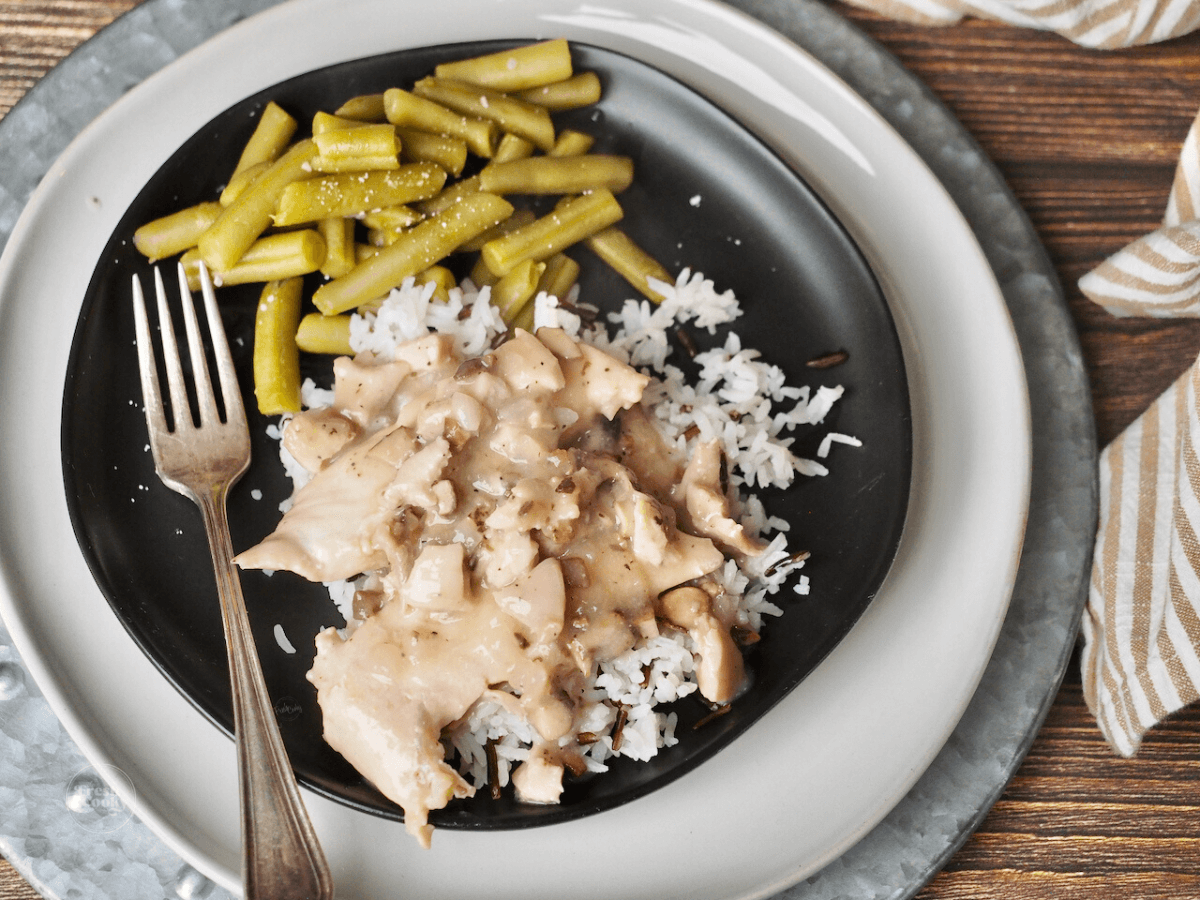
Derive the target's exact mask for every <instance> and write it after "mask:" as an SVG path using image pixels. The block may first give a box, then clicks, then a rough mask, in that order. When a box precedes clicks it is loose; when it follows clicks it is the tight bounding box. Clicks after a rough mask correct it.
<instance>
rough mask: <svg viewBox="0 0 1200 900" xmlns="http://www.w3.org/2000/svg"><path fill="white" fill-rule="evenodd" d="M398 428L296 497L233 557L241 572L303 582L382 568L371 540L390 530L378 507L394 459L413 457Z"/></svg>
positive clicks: (338, 461) (370, 441)
mask: <svg viewBox="0 0 1200 900" xmlns="http://www.w3.org/2000/svg"><path fill="white" fill-rule="evenodd" d="M413 447H414V441H413V439H412V436H411V434H409V433H408V432H407V431H405V430H404V429H395V430H393V431H388V432H379V433H377V434H374V435H372V436H370V437H369V438H366V439H364V440H362V441H361V442H357V443H354V444H352V445H351V446H350V447H348V448H347V449H346V450H344V451H343V452H342V453H340V454H338V456H337V457H335V458H334V459H333V460H332V461H331V462H330V463H329V464H328V465H327V466H325V467H324V468H323V469H321V470H320V471H319V472H317V473H316V475H314V476H313V478H312V480H311V481H310V482H308V484H306V485H305V486H304V487H302V488H301V489H300V490H299V491H297V492H296V497H295V502H294V503H293V504H292V507H291V509H289V510H288V511H287V512H286V513H284V515H283V519H282V520H281V521H280V523H279V525H278V526H277V527H276V529H275V531H274V532H272V533H271V534H269V535H268V536H267V537H266V538H265V539H263V541H262V542H261V543H259V544H256V545H255V546H253V547H251V548H250V549H248V550H245V551H243V552H242V553H240V554H238V555H237V556H236V557H235V558H234V562H236V563H237V564H238V565H239V566H241V567H242V568H243V569H285V570H287V571H289V572H295V573H296V574H297V575H300V576H301V577H303V578H307V579H308V580H309V581H318V582H327V581H337V580H341V579H345V578H352V577H354V576H355V575H357V574H358V573H360V572H366V571H369V570H371V569H377V568H379V567H381V566H383V565H385V564H386V562H387V556H386V553H385V551H384V550H383V549H381V548H380V547H378V546H376V545H374V544H373V542H372V541H371V540H370V537H371V536H372V535H373V534H375V533H376V531H377V530H378V529H385V528H386V527H387V525H388V524H389V520H390V518H391V515H392V511H393V510H394V509H395V505H394V504H393V505H388V504H386V503H384V502H383V500H382V498H383V495H384V489H385V488H386V487H387V486H388V485H389V484H390V483H391V482H392V480H393V478H394V477H395V475H396V460H398V459H401V458H404V457H405V456H407V455H408V454H410V453H411V452H412V449H413Z"/></svg>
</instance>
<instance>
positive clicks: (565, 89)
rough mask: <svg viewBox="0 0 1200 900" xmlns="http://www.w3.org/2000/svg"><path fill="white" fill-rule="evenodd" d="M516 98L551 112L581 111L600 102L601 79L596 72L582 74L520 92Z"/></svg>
mask: <svg viewBox="0 0 1200 900" xmlns="http://www.w3.org/2000/svg"><path fill="white" fill-rule="evenodd" d="M515 96H516V97H517V99H519V100H524V101H525V102H527V103H536V104H537V105H538V106H541V107H544V108H545V109H548V110H549V111H550V112H562V111H564V110H568V109H579V108H581V107H584V106H591V105H592V104H593V103H596V102H598V101H599V100H600V78H599V77H598V76H597V75H596V73H595V72H580V73H579V74H578V75H575V76H572V77H571V78H566V79H564V80H562V81H559V82H556V83H554V84H546V85H542V86H541V87H534V88H529V89H528V90H524V91H519V92H517V94H516V95H515Z"/></svg>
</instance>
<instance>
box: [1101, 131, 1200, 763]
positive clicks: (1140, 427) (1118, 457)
mask: <svg viewBox="0 0 1200 900" xmlns="http://www.w3.org/2000/svg"><path fill="white" fill-rule="evenodd" d="M1198 141H1200V116H1197V118H1196V120H1195V121H1194V122H1193V123H1192V127H1191V129H1190V130H1189V132H1188V136H1187V138H1186V139H1185V141H1184V144H1183V152H1182V154H1181V156H1180V159H1179V165H1178V167H1177V168H1176V172H1175V181H1174V184H1173V185H1172V188H1171V194H1170V197H1169V199H1168V201H1167V211H1166V215H1165V216H1164V218H1163V225H1162V227H1161V228H1159V229H1158V230H1157V231H1155V232H1152V233H1151V234H1148V235H1146V236H1145V237H1144V238H1141V239H1140V240H1137V241H1135V242H1134V243H1132V244H1130V245H1129V246H1128V247H1126V248H1125V249H1123V250H1120V251H1118V252H1117V253H1116V254H1114V255H1113V256H1111V257H1110V258H1109V259H1107V260H1105V261H1104V262H1103V263H1101V264H1100V265H1099V266H1098V267H1097V268H1096V269H1094V270H1092V271H1091V272H1089V273H1088V274H1087V275H1085V276H1084V277H1083V278H1082V279H1080V281H1079V288H1080V290H1082V291H1083V293H1084V294H1085V295H1086V296H1087V297H1089V298H1090V299H1091V300H1093V301H1095V302H1096V303H1099V304H1100V305H1101V306H1104V307H1105V308H1106V309H1108V310H1109V312H1111V313H1113V314H1114V315H1118V316H1200V149H1198ZM1083 635H1084V655H1083V687H1084V696H1085V697H1086V699H1087V703H1088V707H1089V709H1091V711H1092V712H1093V714H1095V716H1096V720H1097V722H1098V723H1099V725H1100V730H1101V731H1103V732H1104V736H1105V737H1106V738H1107V739H1108V742H1109V743H1110V744H1111V745H1112V746H1113V748H1114V749H1115V750H1116V751H1117V752H1118V753H1120V754H1122V755H1123V756H1132V755H1133V754H1134V753H1135V752H1136V751H1137V748H1138V744H1139V743H1140V742H1141V739H1142V735H1144V734H1145V733H1146V731H1147V730H1148V729H1149V728H1150V727H1151V726H1153V725H1154V724H1156V723H1157V722H1160V721H1162V719H1163V718H1165V717H1166V716H1168V715H1170V714H1171V713H1173V712H1174V711H1175V710H1177V709H1180V708H1182V707H1184V706H1187V705H1188V704H1190V703H1192V702H1193V701H1195V700H1196V699H1197V698H1200V360H1197V361H1196V362H1195V363H1193V364H1192V366H1191V368H1190V369H1188V371H1186V372H1185V373H1184V374H1183V375H1182V376H1180V377H1179V379H1178V380H1176V382H1175V383H1174V384H1172V385H1171V386H1170V387H1169V388H1167V390H1166V391H1164V392H1163V394H1162V396H1160V397H1159V398H1158V399H1157V400H1155V401H1154V403H1153V404H1152V405H1151V407H1150V408H1149V409H1148V410H1146V412H1144V413H1142V415H1141V417H1140V418H1138V419H1137V420H1136V421H1135V422H1134V423H1133V424H1132V425H1130V426H1129V427H1128V428H1126V429H1125V431H1124V432H1122V433H1121V434H1120V435H1119V436H1118V437H1117V439H1116V440H1115V441H1113V442H1112V443H1111V444H1109V446H1108V447H1106V448H1105V450H1104V452H1103V453H1102V454H1101V456H1100V527H1099V533H1098V535H1097V538H1096V551H1095V560H1094V564H1093V567H1092V581H1091V585H1090V588H1089V592H1088V607H1087V613H1086V615H1085V617H1084V620H1083Z"/></svg>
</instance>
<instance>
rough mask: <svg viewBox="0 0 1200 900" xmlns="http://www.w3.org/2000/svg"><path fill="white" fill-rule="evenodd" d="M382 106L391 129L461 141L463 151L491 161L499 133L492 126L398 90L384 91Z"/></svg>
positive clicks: (481, 120)
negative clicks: (397, 126) (403, 129)
mask: <svg viewBox="0 0 1200 900" xmlns="http://www.w3.org/2000/svg"><path fill="white" fill-rule="evenodd" d="M383 102H384V109H385V111H386V112H387V120H388V121H389V122H391V123H392V124H393V125H400V126H402V127H405V128H415V129H417V130H418V131H429V132H432V133H433V134H445V135H449V136H450V137H456V138H461V139H462V140H464V141H466V142H467V149H469V150H470V151H471V152H472V153H474V154H475V155H476V156H482V157H484V158H485V159H491V156H492V154H493V153H494V152H495V151H496V143H497V142H498V141H499V140H500V130H499V129H498V128H497V127H496V123H495V122H492V121H489V120H487V119H481V118H473V117H469V116H464V115H462V114H461V113H458V112H455V111H454V110H451V109H447V108H446V107H445V106H443V105H442V104H440V103H435V102H434V101H432V100H429V99H426V98H425V97H418V96H417V95H416V94H413V93H410V92H409V91H405V90H402V89H400V88H389V89H388V90H387V91H385V92H384V94H383Z"/></svg>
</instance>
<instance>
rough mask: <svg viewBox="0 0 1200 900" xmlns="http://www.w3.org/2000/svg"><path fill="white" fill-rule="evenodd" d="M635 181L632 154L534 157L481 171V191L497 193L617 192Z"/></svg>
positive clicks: (491, 166) (495, 165)
mask: <svg viewBox="0 0 1200 900" xmlns="http://www.w3.org/2000/svg"><path fill="white" fill-rule="evenodd" d="M632 183H633V160H631V159H630V158H629V157H628V156H606V155H603V154H599V153H586V154H584V155H583V156H531V157H529V158H528V159H514V160H513V161H512V162H502V163H496V162H493V163H490V164H489V165H487V166H484V168H483V171H481V172H480V173H479V188H480V190H484V191H490V192H491V193H493V194H582V193H584V192H586V191H594V190H598V189H600V188H607V189H608V190H610V191H612V192H613V193H614V194H618V193H620V192H621V191H623V190H625V189H626V188H627V187H629V185H630V184H632Z"/></svg>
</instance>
